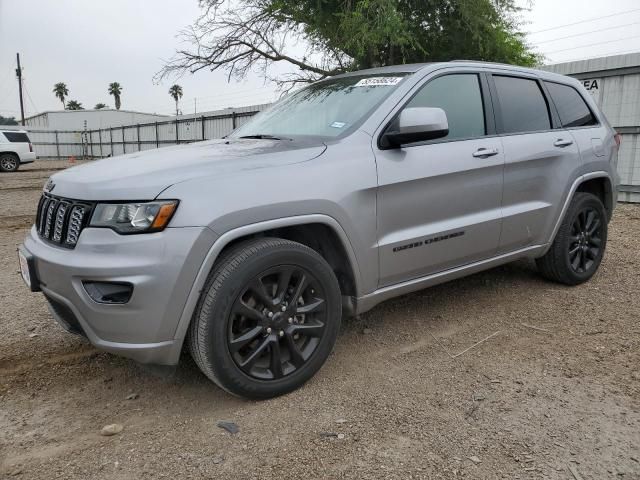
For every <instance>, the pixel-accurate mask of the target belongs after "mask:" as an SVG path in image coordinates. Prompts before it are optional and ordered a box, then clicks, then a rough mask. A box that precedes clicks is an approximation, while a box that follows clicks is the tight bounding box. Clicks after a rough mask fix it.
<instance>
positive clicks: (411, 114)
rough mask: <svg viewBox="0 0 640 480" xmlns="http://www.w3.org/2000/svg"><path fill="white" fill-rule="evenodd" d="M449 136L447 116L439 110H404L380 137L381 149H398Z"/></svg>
mask: <svg viewBox="0 0 640 480" xmlns="http://www.w3.org/2000/svg"><path fill="white" fill-rule="evenodd" d="M448 134H449V122H448V121H447V114H446V113H444V110H442V109H441V108H428V107H415V108H405V109H404V110H403V111H402V112H401V113H400V115H399V116H398V118H396V120H395V121H394V122H393V123H392V124H391V125H390V126H389V128H388V129H387V131H386V132H385V133H384V135H383V136H382V139H381V140H382V145H381V146H382V147H383V148H385V147H386V148H392V147H396V148H397V147H400V146H402V145H405V144H407V143H414V142H424V141H427V140H434V139H436V138H442V137H446V136H447V135H448Z"/></svg>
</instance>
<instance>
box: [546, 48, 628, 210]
mask: <svg viewBox="0 0 640 480" xmlns="http://www.w3.org/2000/svg"><path fill="white" fill-rule="evenodd" d="M542 68H543V69H544V70H549V71H552V72H556V73H560V74H563V75H569V76H571V77H575V78H577V79H579V80H580V81H581V82H582V83H583V85H584V86H585V88H586V89H587V90H588V91H589V92H590V93H591V95H593V97H594V98H595V100H596V102H597V103H598V105H599V106H600V108H601V109H602V110H603V111H604V113H605V115H606V116H607V118H608V119H609V122H610V123H611V126H613V127H614V128H615V129H616V130H617V131H618V133H620V134H621V135H622V144H621V145H620V152H619V155H618V173H619V174H620V183H621V185H620V194H619V195H618V200H620V201H622V202H636V203H640V52H638V53H630V54H626V55H614V56H611V57H602V58H592V59H589V60H580V61H577V62H568V63H558V64H554V65H547V66H545V67H542Z"/></svg>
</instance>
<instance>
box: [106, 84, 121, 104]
mask: <svg viewBox="0 0 640 480" xmlns="http://www.w3.org/2000/svg"><path fill="white" fill-rule="evenodd" d="M121 93H122V87H121V86H120V84H119V83H118V82H113V83H110V84H109V95H113V98H114V99H115V102H116V110H120V94H121Z"/></svg>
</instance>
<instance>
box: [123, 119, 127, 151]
mask: <svg viewBox="0 0 640 480" xmlns="http://www.w3.org/2000/svg"><path fill="white" fill-rule="evenodd" d="M125 153H127V147H126V146H125V144H124V125H123V126H122V154H123V155H124V154H125Z"/></svg>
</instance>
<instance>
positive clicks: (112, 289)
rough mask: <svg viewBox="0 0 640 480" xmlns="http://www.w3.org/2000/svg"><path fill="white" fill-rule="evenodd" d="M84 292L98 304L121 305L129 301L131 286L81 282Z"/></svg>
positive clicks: (119, 283)
mask: <svg viewBox="0 0 640 480" xmlns="http://www.w3.org/2000/svg"><path fill="white" fill-rule="evenodd" d="M82 286H83V287H84V290H85V292H87V294H88V295H89V296H90V297H91V298H92V299H93V301H94V302H98V303H109V304H123V303H127V302H128V301H129V300H130V299H131V295H132V294H133V285H131V284H130V283H123V282H82Z"/></svg>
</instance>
